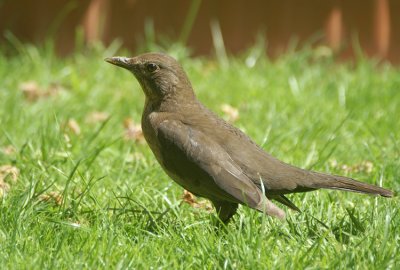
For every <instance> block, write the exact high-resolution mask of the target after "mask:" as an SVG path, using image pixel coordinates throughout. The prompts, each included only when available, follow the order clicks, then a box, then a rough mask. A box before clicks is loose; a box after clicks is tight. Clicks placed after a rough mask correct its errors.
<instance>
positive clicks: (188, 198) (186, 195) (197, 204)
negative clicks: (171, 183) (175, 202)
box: [182, 189, 213, 211]
mask: <svg viewBox="0 0 400 270" xmlns="http://www.w3.org/2000/svg"><path fill="white" fill-rule="evenodd" d="M182 201H183V202H185V203H187V204H189V205H190V206H192V207H193V208H201V209H205V210H206V211H212V209H213V207H212V205H211V202H210V201H208V200H200V201H198V200H197V198H196V196H194V195H193V194H192V193H191V192H189V191H187V190H186V189H185V190H183V196H182Z"/></svg>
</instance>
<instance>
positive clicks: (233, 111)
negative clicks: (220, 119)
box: [221, 104, 239, 123]
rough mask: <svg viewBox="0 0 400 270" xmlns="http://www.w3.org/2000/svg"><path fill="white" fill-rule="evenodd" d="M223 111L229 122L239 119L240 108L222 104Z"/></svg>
mask: <svg viewBox="0 0 400 270" xmlns="http://www.w3.org/2000/svg"><path fill="white" fill-rule="evenodd" d="M221 111H222V112H223V113H224V119H225V120H226V121H228V122H231V123H233V122H235V121H236V120H238V119H239V110H238V109H237V108H235V107H232V106H231V105H229V104H222V105H221Z"/></svg>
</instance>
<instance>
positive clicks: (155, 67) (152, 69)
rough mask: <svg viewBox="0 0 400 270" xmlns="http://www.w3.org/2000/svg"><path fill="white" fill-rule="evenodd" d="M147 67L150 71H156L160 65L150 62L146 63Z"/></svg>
mask: <svg viewBox="0 0 400 270" xmlns="http://www.w3.org/2000/svg"><path fill="white" fill-rule="evenodd" d="M146 69H147V71H148V72H154V71H156V70H158V69H159V67H158V66H157V65H156V64H154V63H148V64H147V65H146Z"/></svg>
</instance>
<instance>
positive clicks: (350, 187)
mask: <svg viewBox="0 0 400 270" xmlns="http://www.w3.org/2000/svg"><path fill="white" fill-rule="evenodd" d="M313 175H314V176H315V179H314V180H315V181H314V183H313V188H327V189H339V190H346V191H352V192H359V193H366V194H373V195H380V196H383V197H393V195H394V194H393V192H392V191H391V190H388V189H385V188H381V187H378V186H375V185H371V184H367V183H363V182H360V181H357V180H354V179H351V178H348V177H344V176H338V175H328V174H323V173H317V172H315V173H313Z"/></svg>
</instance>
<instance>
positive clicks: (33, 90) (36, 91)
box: [19, 81, 43, 101]
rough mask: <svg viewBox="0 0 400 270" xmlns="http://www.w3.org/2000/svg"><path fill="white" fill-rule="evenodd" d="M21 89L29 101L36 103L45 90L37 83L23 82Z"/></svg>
mask: <svg viewBox="0 0 400 270" xmlns="http://www.w3.org/2000/svg"><path fill="white" fill-rule="evenodd" d="M19 88H20V89H21V91H22V93H23V94H24V96H25V98H26V99H27V100H29V101H35V100H37V99H38V98H39V97H41V96H42V95H43V90H42V89H40V88H39V85H38V84H37V83H36V82H35V81H28V82H23V83H21V84H20V86H19Z"/></svg>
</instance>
